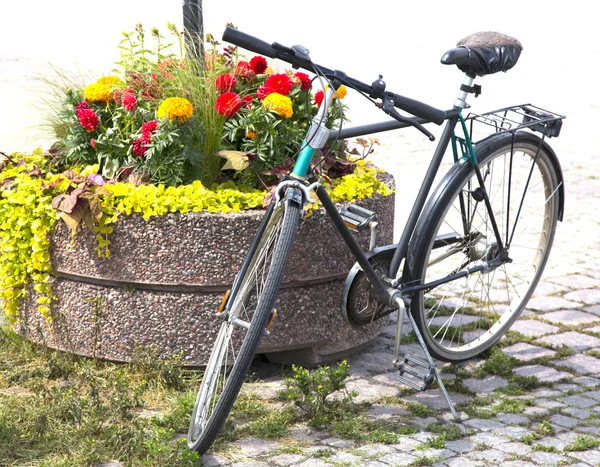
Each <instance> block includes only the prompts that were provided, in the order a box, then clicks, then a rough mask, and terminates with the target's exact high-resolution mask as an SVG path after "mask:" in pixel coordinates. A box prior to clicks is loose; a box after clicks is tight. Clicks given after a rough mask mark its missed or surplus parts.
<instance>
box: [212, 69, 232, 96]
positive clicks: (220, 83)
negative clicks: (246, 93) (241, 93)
mask: <svg viewBox="0 0 600 467" xmlns="http://www.w3.org/2000/svg"><path fill="white" fill-rule="evenodd" d="M236 81H237V80H236V79H235V76H232V75H230V74H229V73H225V74H222V75H219V76H217V79H216V81H215V86H216V87H217V90H218V91H219V93H220V94H225V93H226V92H230V91H233V88H235V83H236Z"/></svg>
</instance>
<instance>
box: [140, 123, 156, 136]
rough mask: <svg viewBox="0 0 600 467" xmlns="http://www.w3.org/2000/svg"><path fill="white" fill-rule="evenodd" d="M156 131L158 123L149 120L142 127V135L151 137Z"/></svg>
mask: <svg viewBox="0 0 600 467" xmlns="http://www.w3.org/2000/svg"><path fill="white" fill-rule="evenodd" d="M157 129H158V122H157V121H156V120H150V121H149V122H146V123H144V124H143V125H142V135H151V134H152V133H154V132H155V131H156V130H157Z"/></svg>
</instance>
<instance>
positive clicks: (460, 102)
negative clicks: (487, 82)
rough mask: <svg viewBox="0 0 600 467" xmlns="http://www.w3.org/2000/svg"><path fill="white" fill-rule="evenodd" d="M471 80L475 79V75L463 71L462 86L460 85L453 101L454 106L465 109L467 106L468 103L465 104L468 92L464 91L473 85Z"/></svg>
mask: <svg viewBox="0 0 600 467" xmlns="http://www.w3.org/2000/svg"><path fill="white" fill-rule="evenodd" d="M473 81H475V76H473V75H470V74H469V73H465V79H464V81H463V84H462V86H461V87H460V92H459V93H458V97H457V98H456V101H455V102H454V107H458V108H460V109H465V108H468V107H469V104H467V95H468V94H469V92H468V91H466V89H468V88H470V87H471V86H473Z"/></svg>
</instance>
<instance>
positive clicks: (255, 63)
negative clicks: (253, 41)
mask: <svg viewBox="0 0 600 467" xmlns="http://www.w3.org/2000/svg"><path fill="white" fill-rule="evenodd" d="M250 67H251V68H252V71H254V73H256V74H257V75H262V74H263V73H264V72H265V70H266V69H267V60H266V59H265V58H264V57H261V56H260V55H257V56H256V57H253V58H252V60H250Z"/></svg>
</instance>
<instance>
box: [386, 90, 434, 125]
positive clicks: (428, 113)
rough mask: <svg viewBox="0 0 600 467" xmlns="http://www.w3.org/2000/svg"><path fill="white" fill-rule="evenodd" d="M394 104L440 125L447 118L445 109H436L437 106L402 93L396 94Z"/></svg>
mask: <svg viewBox="0 0 600 467" xmlns="http://www.w3.org/2000/svg"><path fill="white" fill-rule="evenodd" d="M394 105H395V106H396V107H398V108H400V109H402V110H405V111H406V112H408V113H409V114H412V115H415V116H416V117H421V118H424V119H426V120H429V121H430V122H433V123H437V124H438V125H441V124H442V123H444V120H445V119H446V111H445V110H440V109H436V108H435V107H431V106H430V105H427V104H423V103H422V102H419V101H416V100H414V99H410V98H408V97H404V96H401V95H400V94H396V95H395V96H394Z"/></svg>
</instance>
